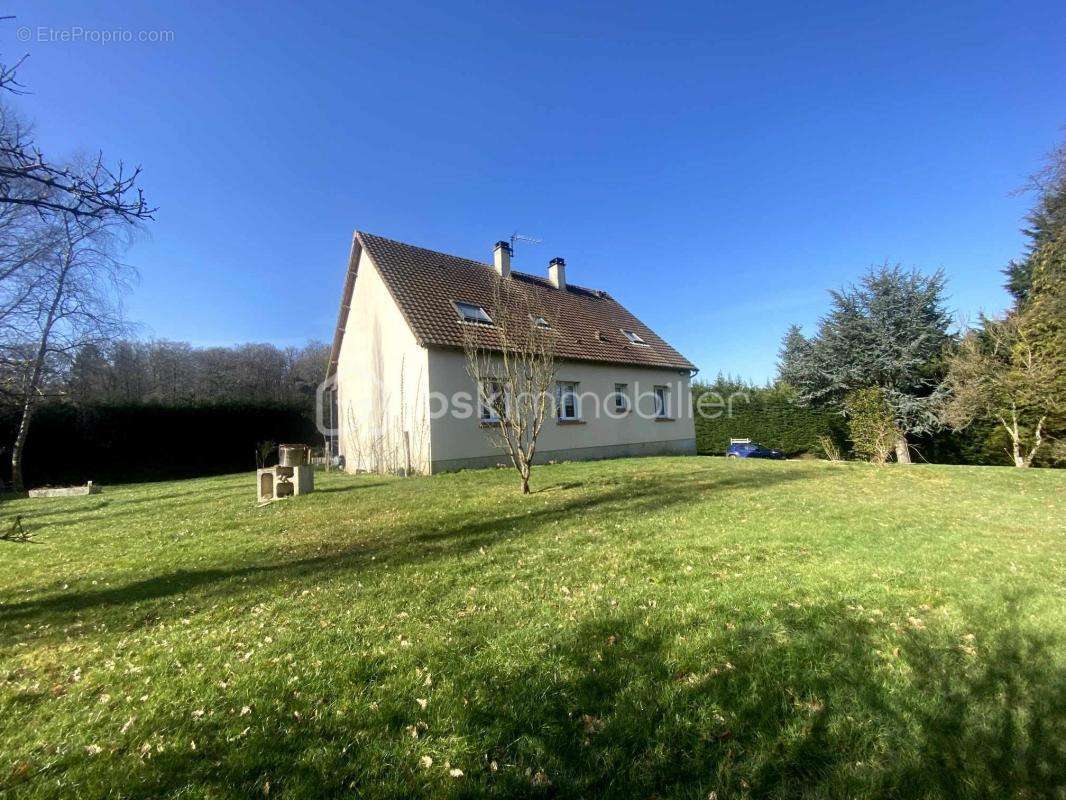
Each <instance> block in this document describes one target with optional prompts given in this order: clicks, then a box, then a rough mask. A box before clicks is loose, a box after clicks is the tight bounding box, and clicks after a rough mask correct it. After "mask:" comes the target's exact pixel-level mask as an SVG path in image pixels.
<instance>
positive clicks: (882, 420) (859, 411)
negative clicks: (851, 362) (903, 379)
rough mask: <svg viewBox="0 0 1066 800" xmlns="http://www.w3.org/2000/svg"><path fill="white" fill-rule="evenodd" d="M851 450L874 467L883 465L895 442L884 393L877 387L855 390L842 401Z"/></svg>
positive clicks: (895, 437)
mask: <svg viewBox="0 0 1066 800" xmlns="http://www.w3.org/2000/svg"><path fill="white" fill-rule="evenodd" d="M844 409H845V411H846V412H847V415H848V431H849V432H850V434H851V446H852V449H853V450H854V451H855V452H856V453H857V454H858V455H860V456H863V457H864V458H866V459H868V460H869V461H870V462H872V463H874V464H884V463H885V462H886V461H888V457H889V455H890V454H891V453H892V450H893V448H894V447H895V444H896V440H897V439H899V430H898V429H897V428H896V424H895V422H894V421H893V419H892V411H891V409H890V408H889V406H888V402H887V401H886V400H885V393H884V391H883V390H882V389H881V388H880V387H877V386H871V387H869V388H866V389H856V390H855V391H852V392H848V394H847V395H846V396H845V398H844Z"/></svg>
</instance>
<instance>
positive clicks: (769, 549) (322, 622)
mask: <svg viewBox="0 0 1066 800" xmlns="http://www.w3.org/2000/svg"><path fill="white" fill-rule="evenodd" d="M317 479H318V481H319V489H320V490H319V491H318V492H316V493H315V494H313V495H310V496H307V497H301V498H295V499H292V500H286V501H283V502H281V503H276V504H273V505H271V506H268V507H266V508H257V507H256V506H255V503H254V479H253V477H252V476H251V475H234V476H228V477H223V478H213V479H204V480H192V481H181V482H173V483H156V484H146V485H140V486H123V487H113V488H110V487H109V488H107V489H106V490H105V492H104V493H103V494H100V495H95V496H91V497H84V498H76V499H66V500H17V501H8V502H6V503H4V505H3V506H2V507H0V515H2V516H4V517H5V518H9V517H10V516H11V515H13V514H15V513H22V514H24V515H25V521H26V523H27V525H28V526H30V527H32V528H34V533H35V539H36V541H35V543H30V544H15V543H8V542H0V681H2V683H0V795H5V794H6V795H10V796H15V797H21V796H27V797H67V798H73V797H77V798H91V797H109V798H115V797H149V796H150V797H182V798H193V797H248V796H258V797H262V796H264V795H269V796H270V797H319V796H324V795H329V796H343V797H407V796H413V795H414V796H474V795H494V796H498V797H511V796H584V797H594V796H615V797H637V798H650V797H691V798H701V800H706V798H708V797H709V796H711V793H712V792H714V793H716V796H717V797H718V798H719V799H720V800H724V799H725V798H734V797H767V796H771V797H781V798H797V797H873V796H878V797H885V796H890V797H904V798H909V797H933V796H940V797H952V796H960V795H961V796H974V797H989V798H1003V797H1010V796H1014V797H1026V798H1035V797H1057V798H1063V797H1064V796H1066V788H1064V787H1066V783H1064V769H1066V767H1064V765H1066V645H1064V643H1066V591H1064V589H1066V539H1064V537H1066V514H1064V508H1063V505H1064V503H1063V501H1064V499H1066V473H1061V472H1051V471H1047V470H1039V471H1038V470H1029V471H1023V470H1011V469H999V468H969V467H936V466H915V467H897V466H888V467H883V468H875V467H871V466H868V465H861V464H840V465H833V464H825V463H818V462H783V463H773V462H771V463H752V462H745V461H742V462H739V463H731V462H727V461H725V460H723V459H715V458H662V459H639V460H623V461H611V462H599V463H591V464H561V465H556V466H550V467H542V468H538V469H537V470H536V471H535V473H534V489H535V493H534V494H532V495H531V496H529V497H525V498H523V497H522V496H521V495H520V494H519V493H518V492H517V482H516V478H515V476H514V474H513V473H512V472H508V471H480V472H465V473H459V474H454V475H444V476H438V477H433V478H418V479H408V480H402V479H390V478H382V477H379V476H371V475H367V476H358V477H351V476H346V475H335V474H334V475H324V474H321V473H320V474H319V475H318V476H317ZM0 524H4V523H3V521H0ZM5 527H6V525H5Z"/></svg>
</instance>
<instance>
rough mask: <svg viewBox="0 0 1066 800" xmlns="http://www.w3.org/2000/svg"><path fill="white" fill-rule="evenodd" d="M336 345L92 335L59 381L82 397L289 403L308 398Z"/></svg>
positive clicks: (63, 389)
mask: <svg viewBox="0 0 1066 800" xmlns="http://www.w3.org/2000/svg"><path fill="white" fill-rule="evenodd" d="M328 361H329V346H328V345H325V344H323V343H321V342H310V343H308V344H307V345H305V346H303V347H287V348H280V347H277V346H275V345H273V344H243V345H236V346H233V347H193V346H192V345H190V344H189V343H188V342H172V341H149V342H140V341H129V340H121V341H117V342H113V343H108V344H97V343H95V342H94V343H88V344H85V345H84V346H82V347H81V348H80V349H79V350H78V351H77V353H76V354H75V355H74V358H73V359H72V360H71V362H70V365H69V369H67V370H66V371H65V372H64V373H63V374H62V375H61V376H60V381H59V382H58V383H57V385H56V386H55V387H54V392H55V394H56V395H57V396H60V397H64V398H69V399H70V400H72V401H75V402H78V403H159V404H164V405H183V404H200V403H222V402H243V403H289V404H293V405H300V406H308V407H310V406H311V405H313V403H314V397H315V392H316V390H317V389H318V385H319V384H320V383H321V381H322V380H323V378H324V377H325V374H326V365H327V363H328Z"/></svg>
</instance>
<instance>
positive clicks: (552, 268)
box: [548, 258, 566, 290]
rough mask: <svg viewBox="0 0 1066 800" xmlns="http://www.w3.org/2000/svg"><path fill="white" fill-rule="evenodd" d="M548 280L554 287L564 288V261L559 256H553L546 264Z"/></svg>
mask: <svg viewBox="0 0 1066 800" xmlns="http://www.w3.org/2000/svg"><path fill="white" fill-rule="evenodd" d="M548 280H549V281H551V283H552V286H554V287H555V288H556V289H563V290H565V289H566V262H565V261H563V259H561V258H553V259H552V260H551V263H550V264H548Z"/></svg>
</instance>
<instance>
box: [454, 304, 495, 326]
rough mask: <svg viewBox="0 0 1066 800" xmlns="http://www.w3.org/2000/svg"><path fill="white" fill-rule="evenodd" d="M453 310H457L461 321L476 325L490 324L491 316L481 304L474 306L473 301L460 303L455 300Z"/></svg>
mask: <svg viewBox="0 0 1066 800" xmlns="http://www.w3.org/2000/svg"><path fill="white" fill-rule="evenodd" d="M455 310H456V311H458V312H459V320H460V321H461V322H473V323H475V324H477V325H491V324H492V317H490V316H489V315H488V312H486V311H485V309H483V308H482V307H481V306H475V305H474V304H473V303H460V302H459V301H458V300H456V301H455Z"/></svg>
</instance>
